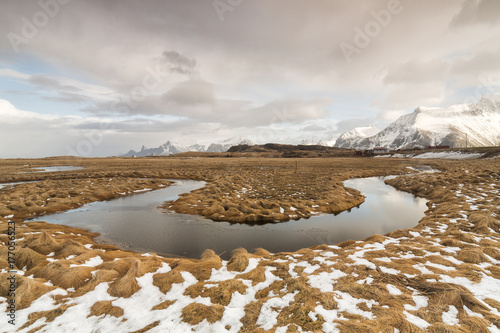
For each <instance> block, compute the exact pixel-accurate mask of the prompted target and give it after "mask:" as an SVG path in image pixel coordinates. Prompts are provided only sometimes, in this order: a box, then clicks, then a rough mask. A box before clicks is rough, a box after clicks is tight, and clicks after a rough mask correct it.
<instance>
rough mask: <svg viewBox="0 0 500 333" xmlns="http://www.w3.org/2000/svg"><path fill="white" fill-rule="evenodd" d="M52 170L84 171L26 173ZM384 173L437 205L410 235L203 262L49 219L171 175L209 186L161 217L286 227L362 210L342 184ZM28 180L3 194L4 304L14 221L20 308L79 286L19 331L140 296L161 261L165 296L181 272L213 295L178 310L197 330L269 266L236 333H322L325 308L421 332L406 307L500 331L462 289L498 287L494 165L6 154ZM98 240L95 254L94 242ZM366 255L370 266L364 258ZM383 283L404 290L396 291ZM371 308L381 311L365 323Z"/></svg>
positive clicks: (348, 328) (0, 258) (376, 327)
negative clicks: (127, 247)
mask: <svg viewBox="0 0 500 333" xmlns="http://www.w3.org/2000/svg"><path fill="white" fill-rule="evenodd" d="M421 164H425V165H429V166H431V167H432V168H435V169H438V170H440V172H437V173H426V174H418V175H409V174H410V173H411V172H413V171H412V170H411V169H409V168H408V167H416V166H418V165H421ZM51 165H72V166H82V167H85V169H82V170H74V171H65V172H44V173H26V172H27V171H29V169H30V168H35V167H37V166H51ZM384 175H403V176H400V177H397V178H395V179H392V180H387V181H386V183H387V184H390V185H391V186H394V187H396V188H397V189H399V190H402V191H407V192H411V193H413V194H414V195H416V196H420V197H424V198H426V199H427V200H429V202H428V204H427V206H428V210H427V211H426V216H425V217H424V218H423V219H422V220H421V221H419V223H418V224H417V225H415V227H414V228H412V229H407V230H396V231H394V232H391V233H389V234H386V235H373V236H371V237H368V238H366V239H365V240H358V241H355V240H350V241H345V242H343V243H340V244H337V246H332V245H334V244H318V245H317V246H314V247H311V248H306V249H302V250H299V251H296V252H293V253H289V252H286V253H285V252H282V253H269V252H268V251H266V250H265V249H257V250H255V251H253V252H252V253H249V252H248V251H247V250H245V249H238V250H236V251H234V253H233V257H232V258H231V260H230V261H229V262H227V263H223V261H222V260H221V258H220V257H219V256H218V255H217V254H215V253H214V252H213V251H211V250H207V251H205V253H204V255H203V257H202V258H200V259H184V258H164V257H161V256H156V255H154V256H141V254H140V253H135V252H131V251H123V250H120V249H119V248H117V247H116V246H113V245H108V244H98V243H96V242H95V240H94V238H95V237H97V236H98V235H97V234H96V233H92V232H89V231H86V230H83V229H77V228H71V227H66V226H61V225H54V224H48V223H45V222H43V215H45V214H50V213H54V212H58V211H64V210H68V209H71V208H76V207H79V206H81V205H83V204H85V203H88V202H92V201H98V200H109V199H112V198H116V197H119V196H122V195H127V194H129V193H133V191H137V190H143V189H151V190H153V189H158V188H160V187H162V186H168V185H169V184H170V181H168V179H196V180H204V181H206V182H207V184H206V186H204V187H203V188H201V189H198V190H195V191H193V192H191V193H186V194H184V195H182V196H181V197H180V198H179V199H178V200H176V201H175V202H167V203H165V205H164V206H163V208H164V209H170V210H175V211H176V212H180V213H189V214H198V215H203V216H205V217H207V218H210V219H212V220H214V221H231V222H237V223H249V224H253V223H262V222H268V221H287V220H290V219H299V218H303V217H309V216H311V215H312V214H314V213H318V212H321V213H335V212H339V211H343V210H346V209H349V208H352V207H354V206H357V205H359V204H361V203H362V202H363V201H364V197H363V196H362V195H361V194H360V193H359V192H358V191H356V190H353V189H349V188H345V187H344V186H343V185H342V181H343V180H346V179H350V178H356V177H370V176H384ZM18 181H36V182H32V183H25V184H20V185H17V186H15V187H6V188H3V189H0V229H1V230H2V232H1V234H0V244H3V245H2V246H0V269H3V272H4V273H0V296H1V297H7V292H8V288H9V286H8V280H7V279H6V278H7V275H8V274H7V273H6V271H8V270H9V264H8V261H7V259H8V254H7V253H8V250H7V246H6V245H7V244H8V242H9V238H8V236H7V230H8V225H7V222H8V221H9V220H12V221H16V238H17V240H16V256H15V267H16V269H17V270H22V271H24V274H23V275H18V276H17V279H16V283H17V292H16V306H17V309H18V310H21V309H25V308H27V307H29V306H30V304H31V303H32V302H33V301H35V300H36V299H38V298H39V297H41V296H42V295H44V294H46V293H47V292H49V291H51V290H54V289H56V288H63V289H65V290H68V289H69V294H68V295H58V296H54V300H55V301H56V304H57V307H56V308H55V309H49V310H47V311H38V312H33V313H30V314H29V316H28V320H27V321H26V322H24V323H22V325H23V326H22V329H25V330H26V331H28V330H32V331H36V330H40V329H43V327H45V326H46V325H49V324H50V322H52V321H54V320H55V318H57V317H59V316H63V315H64V313H65V312H66V311H67V310H68V309H69V308H70V307H71V306H73V305H72V304H71V302H69V300H70V299H71V298H75V297H79V296H82V295H85V294H86V293H89V292H90V291H92V290H94V289H95V288H96V286H98V285H99V284H101V283H103V282H108V283H109V289H108V293H109V295H111V296H112V297H117V298H119V297H124V298H127V297H130V296H131V295H133V294H135V293H136V292H137V291H138V290H139V289H140V288H141V287H140V286H139V284H138V283H137V278H138V277H141V276H143V275H144V274H146V273H154V272H156V271H157V270H158V268H160V267H161V266H162V264H164V263H166V264H168V265H169V266H170V267H171V270H170V271H168V272H166V273H156V274H154V275H153V285H154V286H156V287H158V288H159V290H160V291H161V292H162V293H165V294H166V293H168V292H169V291H170V290H171V289H172V286H173V285H174V284H179V283H182V282H184V278H183V275H182V274H181V272H189V273H191V274H192V275H193V276H194V277H195V278H196V279H197V281H198V282H196V283H195V284H193V285H191V286H189V287H188V288H187V289H186V290H185V293H184V295H186V296H189V297H191V298H193V299H194V298H196V297H198V296H202V297H207V298H209V299H210V300H211V303H212V305H211V306H208V305H204V304H201V303H196V302H193V303H191V304H190V305H188V306H186V307H184V308H183V309H182V311H181V313H180V314H179V315H180V318H181V320H182V321H183V322H185V323H188V324H191V325H198V324H199V323H200V322H202V321H204V320H206V321H207V322H208V323H214V322H217V321H219V320H221V318H222V316H223V313H224V311H225V309H226V307H227V306H228V305H229V303H230V302H231V299H232V297H233V296H234V294H235V293H239V294H244V293H245V292H246V290H248V289H249V288H250V286H249V285H248V284H246V283H243V282H244V281H250V284H251V286H256V285H258V284H259V283H261V282H263V281H265V280H266V276H267V274H269V272H272V274H273V275H274V276H277V277H279V279H276V280H275V281H274V282H272V283H271V284H270V285H269V286H267V287H266V288H264V289H261V290H259V291H258V292H257V293H256V294H255V297H254V299H253V300H252V301H251V302H249V303H248V304H246V305H245V307H244V310H245V315H244V317H243V318H242V319H241V323H242V326H241V328H240V329H239V331H240V332H273V331H275V330H276V328H277V327H283V326H287V332H298V331H299V328H300V329H301V330H302V331H311V332H321V331H322V330H323V324H324V323H325V322H326V321H327V318H326V317H325V315H321V314H316V315H311V313H313V312H314V311H315V309H317V308H318V307H322V308H323V309H324V310H325V311H332V310H338V311H339V313H340V312H341V313H342V317H343V320H338V321H336V325H337V326H336V328H337V329H339V330H340V331H341V332H353V331H356V332H394V328H396V329H398V330H399V331H401V332H422V331H423V330H422V328H419V327H418V326H416V325H415V324H414V323H411V322H410V321H408V320H407V319H406V317H405V316H406V315H405V313H409V314H411V315H415V316H418V317H419V318H421V319H423V320H425V321H426V322H427V323H428V324H429V326H428V327H427V331H429V332H489V331H488V328H489V327H496V328H497V329H500V316H499V315H498V313H499V312H500V302H499V301H497V300H495V297H492V296H491V295H488V293H487V292H485V293H484V295H478V294H477V293H474V292H473V291H471V288H467V286H468V285H462V284H460V283H458V282H457V281H465V280H464V279H467V280H468V281H470V283H471V284H479V283H480V282H481V281H482V280H484V279H489V280H488V281H493V283H496V285H497V286H500V266H499V263H500V222H499V216H500V169H499V159H498V158H496V159H475V160H416V159H396V158H364V157H359V158H354V157H336V158H298V159H294V158H259V157H251V156H250V157H246V158H244V156H239V157H232V158H227V157H211V158H204V157H200V156H184V157H181V158H175V157H168V158H167V157H165V158H152V157H151V158H92V159H79V158H64V157H59V158H45V159H9V160H0V184H1V183H6V182H18ZM280 207H282V208H283V210H280ZM292 207H293V208H296V209H292ZM11 215H12V217H9V218H7V217H6V216H11ZM27 217H40V219H39V220H40V221H35V222H24V219H25V218H27ZM214 223H216V222H214ZM88 244H91V246H84V245H88ZM96 256H99V257H100V258H101V259H102V261H103V262H102V263H101V264H100V265H98V266H97V267H88V266H81V264H83V263H85V262H86V261H87V260H89V259H90V258H94V257H96ZM252 258H254V259H258V260H259V262H258V265H257V266H256V267H255V268H253V269H251V270H250V271H247V267H249V262H250V260H251V259H252ZM356 258H363V259H364V260H365V261H366V262H365V264H360V263H359V262H357V261H356ZM387 258H390V260H387ZM300 263H303V264H304V265H301V264H300ZM72 265H75V266H72ZM79 265H80V266H79ZM223 265H226V266H227V270H228V271H230V272H234V273H235V277H234V278H232V279H229V280H225V281H219V282H213V281H210V282H208V281H207V280H208V279H209V278H210V276H211V273H212V271H213V270H214V269H215V270H217V269H220V268H221V267H222V266H223ZM308 265H309V266H314V267H315V269H314V270H313V272H310V271H307V269H306V267H307V266H308ZM424 268H425V269H424ZM332 272H342V273H343V274H339V275H338V276H340V277H338V278H336V279H335V280H332V282H331V285H332V290H333V291H321V290H319V289H318V288H315V287H313V286H312V285H311V283H310V282H311V280H312V279H313V278H312V277H313V276H315V275H316V276H319V275H321V274H322V273H323V274H328V273H332ZM47 282H50V284H47ZM214 284H215V285H216V286H214ZM387 285H391V286H392V287H394V288H396V289H397V290H398V291H399V292H396V293H394V292H392V293H391V292H389V289H388V288H389V287H387ZM497 290H500V288H499V289H497ZM335 292H338V293H337V294H336V293H335ZM289 294H294V295H295V296H293V299H292V300H291V302H290V303H289V304H288V305H286V306H284V307H282V308H276V309H275V311H278V315H277V322H276V323H275V324H274V325H273V327H272V328H271V329H269V330H265V329H263V328H262V327H261V325H259V324H258V323H257V322H258V318H259V314H260V313H261V310H262V308H263V307H264V306H265V304H266V302H268V301H269V300H270V299H272V298H276V297H278V298H282V297H284V296H285V295H289ZM345 294H349V295H351V296H352V297H354V298H356V299H362V300H369V301H370V302H368V301H360V302H358V303H357V311H358V312H352V311H351V312H349V311H347V310H345V309H343V308H342V306H341V299H340V298H341V296H339V295H345ZM415 295H420V296H425V297H427V300H428V301H427V304H426V305H425V306H422V307H417V306H416V305H417V304H416V303H415V298H414V296H415ZM339 297H340V298H339ZM496 298H497V299H498V297H496ZM174 304H175V300H174V301H171V300H170V301H163V302H161V303H159V304H156V305H155V306H153V307H152V308H151V312H154V311H162V310H164V309H167V308H169V307H171V306H174ZM450 306H454V307H455V308H456V309H458V314H457V318H458V320H459V325H450V324H449V323H446V322H444V321H443V319H442V318H443V313H445V312H446V311H448V309H449V307H450ZM316 312H317V311H316ZM367 312H371V313H372V316H369V315H360V313H361V314H363V313H367ZM123 313H124V312H123V309H122V308H120V307H118V306H115V305H113V302H112V301H104V300H98V301H96V302H95V304H93V305H92V306H91V308H90V309H89V313H88V317H92V316H96V317H99V318H102V317H105V316H113V317H121V316H123ZM40 319H44V320H40ZM124 320H125V319H124ZM143 320H145V321H146V322H145V324H144V328H143V329H141V330H140V331H141V332H146V331H148V330H152V329H154V328H155V327H161V320H160V321H157V320H151V321H150V322H148V320H147V318H143ZM159 325H160V326H159ZM226 329H230V327H229V328H227V327H226Z"/></svg>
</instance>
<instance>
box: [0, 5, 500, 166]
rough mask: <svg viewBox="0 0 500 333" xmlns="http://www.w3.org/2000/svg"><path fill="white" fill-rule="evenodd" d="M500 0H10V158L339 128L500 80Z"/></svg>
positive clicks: (471, 92) (2, 134)
mask: <svg viewBox="0 0 500 333" xmlns="http://www.w3.org/2000/svg"><path fill="white" fill-rule="evenodd" d="M499 13H500V1H498V0H475V1H474V0H468V1H457V0H440V1H432V0H428V1H427V0H422V1H418V0H400V1H398V0H381V1H377V0H370V1H368V0H366V1H365V0H308V1H305V0H301V1H299V0H271V1H269V0H183V1H181V0H177V1H174V0H166V1H164V0H162V1H160V0H158V1H148V0H146V1H131V0H124V1H123V0H121V1H118V0H106V1H97V0H40V1H22V0H3V1H2V2H1V3H0V32H1V38H0V158H5V157H42V156H53V155H80V156H108V155H115V154H118V153H120V152H126V151H128V150H129V149H139V148H140V147H141V146H142V145H143V144H145V145H147V146H152V147H155V146H158V145H160V144H161V143H164V142H166V141H167V140H173V141H176V142H179V143H183V144H194V143H209V142H213V141H217V140H221V139H226V138H229V137H232V136H236V135H241V136H245V137H248V138H250V139H252V140H253V141H254V142H257V143H265V142H283V143H298V142H300V141H301V140H302V139H313V140H320V139H324V140H328V139H332V138H336V137H337V136H338V135H339V134H341V133H342V132H344V131H346V130H350V129H352V128H354V127H357V126H364V125H369V124H374V125H376V126H377V127H379V128H384V127H385V126H386V125H388V124H389V123H390V122H391V121H393V120H395V119H396V118H397V117H399V116H400V115H402V114H405V113H409V112H411V111H413V109H415V108H416V107H417V106H420V105H425V106H447V105H451V104H457V103H464V102H474V101H475V100H477V98H478V97H480V96H481V95H482V94H489V93H494V92H497V91H498V89H499V88H500V60H499V59H500V15H498V14H499Z"/></svg>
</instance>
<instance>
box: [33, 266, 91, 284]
mask: <svg viewBox="0 0 500 333" xmlns="http://www.w3.org/2000/svg"><path fill="white" fill-rule="evenodd" d="M93 270H94V268H93V267H69V264H68V263H65V262H59V261H56V262H51V263H49V264H47V265H46V266H45V267H43V268H42V269H41V270H39V271H38V272H36V273H35V277H37V278H43V279H46V280H48V281H50V282H51V283H52V284H53V285H55V286H58V287H61V288H64V289H68V288H75V289H78V288H80V287H82V286H83V285H85V284H86V281H88V280H90V279H91V278H92V274H91V273H90V272H91V271H93Z"/></svg>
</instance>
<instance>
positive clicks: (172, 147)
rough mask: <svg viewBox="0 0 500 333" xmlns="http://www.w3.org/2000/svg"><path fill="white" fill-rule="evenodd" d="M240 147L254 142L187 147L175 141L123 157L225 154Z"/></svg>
mask: <svg viewBox="0 0 500 333" xmlns="http://www.w3.org/2000/svg"><path fill="white" fill-rule="evenodd" d="M238 145H250V146H251V145H253V142H252V141H250V140H249V139H247V138H244V137H232V138H229V139H226V140H223V141H220V142H217V143H211V144H210V145H208V147H207V146H205V145H200V144H195V145H190V146H186V145H183V144H179V143H175V142H173V141H167V142H166V143H164V144H162V145H160V146H159V147H157V148H148V147H146V146H142V148H141V150H139V151H135V150H130V151H129V152H128V153H126V154H124V155H121V156H123V157H132V156H136V157H142V156H151V155H155V156H166V155H172V154H178V153H185V152H188V151H199V152H209V153H223V152H226V151H228V150H229V148H231V147H233V146H238Z"/></svg>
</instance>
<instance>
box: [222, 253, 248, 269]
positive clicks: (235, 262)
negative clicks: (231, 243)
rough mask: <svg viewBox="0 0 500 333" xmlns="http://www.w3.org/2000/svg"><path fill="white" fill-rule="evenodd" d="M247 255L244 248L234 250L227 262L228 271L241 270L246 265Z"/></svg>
mask: <svg viewBox="0 0 500 333" xmlns="http://www.w3.org/2000/svg"><path fill="white" fill-rule="evenodd" d="M249 257H250V255H249V253H248V252H247V250H246V249H244V248H239V249H236V250H234V251H233V256H232V257H231V260H229V262H228V263H227V269H228V270H230V271H236V272H243V271H244V270H245V269H246V268H247V266H248V262H249V260H248V259H249Z"/></svg>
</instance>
